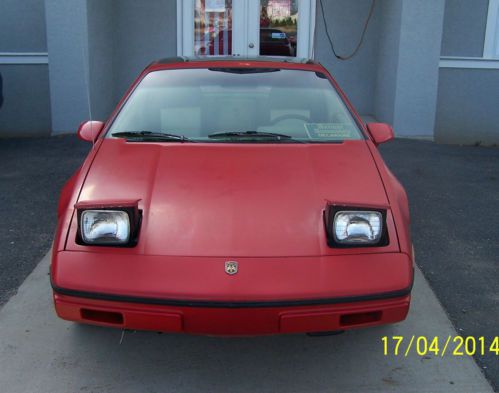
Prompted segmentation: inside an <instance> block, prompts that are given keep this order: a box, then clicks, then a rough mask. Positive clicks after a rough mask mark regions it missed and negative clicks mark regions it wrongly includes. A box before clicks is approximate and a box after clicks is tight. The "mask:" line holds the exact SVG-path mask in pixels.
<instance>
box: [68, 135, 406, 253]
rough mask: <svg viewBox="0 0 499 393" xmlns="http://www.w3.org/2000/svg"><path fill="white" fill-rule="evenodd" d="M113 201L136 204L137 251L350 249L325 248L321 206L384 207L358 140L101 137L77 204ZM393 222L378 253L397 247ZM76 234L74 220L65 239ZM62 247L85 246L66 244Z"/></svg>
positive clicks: (369, 159) (384, 200)
mask: <svg viewBox="0 0 499 393" xmlns="http://www.w3.org/2000/svg"><path fill="white" fill-rule="evenodd" d="M124 179H126V181H124ZM110 199H111V200H139V209H142V210H143V221H142V228H141V235H140V239H139V244H138V247H137V248H136V252H138V253H141V254H147V255H179V256H225V257H240V256H243V257H246V256H248V257H249V256H310V255H332V254H337V253H345V252H347V253H348V252H352V251H351V250H348V249H347V250H345V249H332V248H329V247H328V246H327V244H326V236H325V228H324V225H323V219H322V214H323V210H324V208H325V207H326V204H327V202H328V201H331V202H334V203H345V204H349V205H359V206H365V205H374V206H380V207H383V206H387V204H388V200H387V198H386V193H385V191H384V187H383V183H382V182H381V180H380V177H379V175H378V173H377V170H376V166H375V165H374V163H373V160H372V157H371V155H370V152H369V149H368V147H367V145H366V143H365V141H349V142H345V143H341V144H327V145H326V144H315V145H313V144H286V145H279V144H226V143H225V144H210V143H207V144H200V143H197V144H195V145H192V144H178V143H170V144H165V143H127V142H126V141H125V140H122V139H106V140H105V141H104V142H103V145H102V146H101V148H100V152H99V154H98V156H97V157H96V159H95V161H94V163H93V165H92V169H91V171H90V173H89V174H88V176H87V179H86V181H85V185H84V186H83V189H82V192H81V195H80V198H79V201H85V202H86V201H105V200H110ZM391 228H392V233H391V236H392V237H393V240H394V242H392V243H391V244H390V246H388V248H387V249H386V248H383V251H385V252H386V251H387V250H388V251H398V245H397V242H396V234H395V231H393V226H391ZM76 230H77V223H76V221H75V222H73V225H72V227H71V231H70V234H69V237H70V238H73V237H75V236H76ZM67 249H69V250H80V249H88V246H79V245H77V244H75V243H73V242H69V243H68V246H67ZM364 252H366V250H364ZM367 252H372V249H371V250H367ZM355 253H357V251H355Z"/></svg>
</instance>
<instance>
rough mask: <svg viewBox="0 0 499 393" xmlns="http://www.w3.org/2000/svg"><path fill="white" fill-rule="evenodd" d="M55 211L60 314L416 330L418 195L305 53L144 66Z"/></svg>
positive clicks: (91, 127)
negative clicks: (408, 326)
mask: <svg viewBox="0 0 499 393" xmlns="http://www.w3.org/2000/svg"><path fill="white" fill-rule="evenodd" d="M78 135H79V136H80V138H82V139H84V140H87V141H89V142H93V148H92V150H91V152H90V153H89V155H88V157H87V159H86V160H85V162H84V163H83V165H82V167H81V168H80V169H79V170H78V171H77V172H76V173H75V174H74V175H73V176H72V177H71V179H70V180H69V181H68V183H67V184H66V185H65V187H64V189H63V191H62V195H61V198H60V203H59V208H58V217H59V219H58V228H57V234H56V238H55V242H54V247H53V255H52V266H51V281H52V288H53V292H54V302H55V309H56V311H57V314H58V315H59V317H61V318H63V319H66V320H70V321H76V322H81V323H90V324H97V325H103V326H110V327H119V328H128V329H147V330H156V331H163V332H187V333H196V334H214V335H259V334H276V333H297V332H310V333H319V332H332V331H340V330H345V329H350V328H357V327H365V326H373V325H380V324H387V323H393V322H398V321H401V320H403V319H404V318H405V317H406V315H407V312H408V310H409V303H410V292H411V288H412V283H413V251H412V243H411V238H410V232H409V209H408V202H407V197H406V193H405V192H404V189H403V188H402V186H401V185H400V184H399V182H398V181H397V180H396V179H395V177H394V176H393V175H392V173H391V172H390V171H389V170H388V168H387V167H386V165H385V163H384V162H383V160H382V158H381V156H380V154H379V152H378V150H377V148H376V145H378V144H379V143H382V142H385V141H388V140H389V139H391V138H393V132H392V129H391V128H390V126H388V125H385V124H380V123H372V124H368V125H367V126H365V125H364V123H363V122H362V120H361V119H360V118H359V116H358V115H357V113H356V112H355V110H354V109H353V107H352V105H351V104H350V103H349V101H348V100H347V98H346V97H345V95H344V94H343V92H342V91H341V90H340V88H339V87H338V85H337V84H336V82H335V81H334V79H333V78H332V77H331V75H330V74H329V73H328V71H327V70H326V69H325V68H324V67H323V66H321V65H320V64H318V63H315V62H313V61H309V60H299V59H295V60H292V59H288V60H286V61H283V60H282V59H281V60H276V59H271V58H254V59H241V58H216V59H213V58H205V59H196V58H175V59H165V60H160V61H157V62H154V63H152V64H151V65H150V66H148V67H147V68H146V69H145V70H144V71H143V72H142V74H141V75H140V76H139V77H138V79H137V81H136V82H135V83H134V84H133V86H132V87H131V88H130V90H129V91H128V92H127V93H126V95H125V97H124V99H123V100H122V102H121V103H120V104H119V106H118V108H117V109H116V111H115V112H114V113H113V114H112V116H111V117H110V119H109V120H108V121H107V122H106V123H105V124H104V123H101V122H97V121H91V122H87V123H84V124H82V125H81V126H80V129H79V130H78Z"/></svg>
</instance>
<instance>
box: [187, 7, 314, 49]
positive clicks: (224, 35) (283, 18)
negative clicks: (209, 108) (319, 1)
mask: <svg viewBox="0 0 499 393" xmlns="http://www.w3.org/2000/svg"><path fill="white" fill-rule="evenodd" d="M177 9H178V13H179V15H178V19H177V20H178V25H179V26H178V27H179V28H178V35H179V36H178V39H177V43H178V45H177V46H178V54H179V55H184V56H192V55H196V56H250V57H253V56H281V57H313V30H314V25H315V0H178V1H177Z"/></svg>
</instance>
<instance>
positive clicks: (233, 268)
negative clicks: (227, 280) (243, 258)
mask: <svg viewBox="0 0 499 393" xmlns="http://www.w3.org/2000/svg"><path fill="white" fill-rule="evenodd" d="M237 267H238V264H237V262H236V261H227V262H225V273H227V274H230V275H231V276H232V275H234V274H236V273H237Z"/></svg>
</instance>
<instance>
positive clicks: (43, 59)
mask: <svg viewBox="0 0 499 393" xmlns="http://www.w3.org/2000/svg"><path fill="white" fill-rule="evenodd" d="M48 63H49V55H48V53H47V52H0V64H48Z"/></svg>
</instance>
